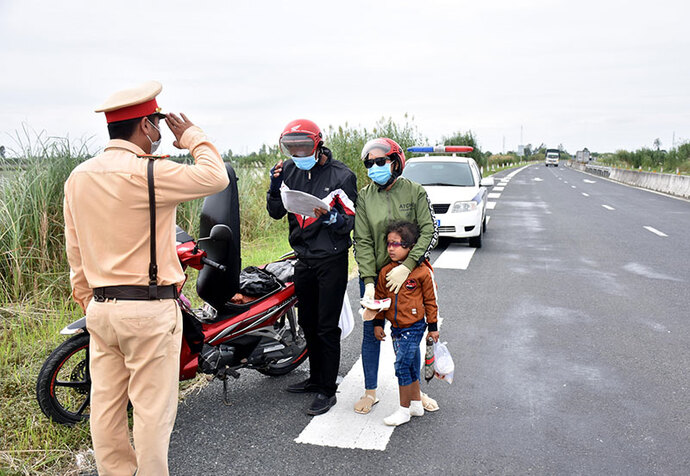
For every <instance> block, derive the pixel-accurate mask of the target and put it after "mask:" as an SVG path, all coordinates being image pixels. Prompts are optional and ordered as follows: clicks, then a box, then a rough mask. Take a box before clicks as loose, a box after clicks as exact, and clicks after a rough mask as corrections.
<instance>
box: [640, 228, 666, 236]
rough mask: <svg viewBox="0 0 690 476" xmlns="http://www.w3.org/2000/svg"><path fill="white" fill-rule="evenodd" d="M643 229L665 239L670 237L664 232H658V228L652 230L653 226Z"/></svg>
mask: <svg viewBox="0 0 690 476" xmlns="http://www.w3.org/2000/svg"><path fill="white" fill-rule="evenodd" d="M643 228H644V229H645V230H647V231H651V232H652V233H654V234H655V235H659V236H663V237H667V236H668V235H667V234H666V233H664V232H663V231H659V230H657V229H656V228H652V227H651V226H644V227H643Z"/></svg>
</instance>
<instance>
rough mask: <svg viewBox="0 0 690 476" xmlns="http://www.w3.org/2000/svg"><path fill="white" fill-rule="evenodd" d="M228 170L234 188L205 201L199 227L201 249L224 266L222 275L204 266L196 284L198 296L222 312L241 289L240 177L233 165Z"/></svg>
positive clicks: (231, 186)
mask: <svg viewBox="0 0 690 476" xmlns="http://www.w3.org/2000/svg"><path fill="white" fill-rule="evenodd" d="M225 168H226V169H227V172H228V177H229V178H230V184H229V185H228V186H227V187H226V188H225V190H223V191H221V192H218V193H216V194H214V195H210V196H208V197H206V198H205V199H204V204H203V206H202V208H201V222H200V225H199V248H201V249H202V250H204V251H206V253H207V255H208V258H209V259H211V260H213V261H216V262H217V263H220V264H222V265H224V266H225V267H226V268H227V269H226V270H225V271H220V270H218V269H215V268H212V267H211V266H204V267H203V268H202V269H201V271H199V276H198V278H197V281H196V290H197V294H198V295H199V297H200V298H201V299H203V300H204V301H206V302H207V303H209V304H210V305H211V306H213V307H214V308H216V309H220V308H222V307H223V305H224V304H225V303H226V302H227V301H229V300H230V298H231V297H232V296H233V295H234V294H235V293H236V292H237V291H238V290H239V289H240V269H241V268H242V258H241V251H240V204H239V197H238V193H237V176H236V175H235V170H234V169H233V168H232V165H230V164H228V163H226V164H225Z"/></svg>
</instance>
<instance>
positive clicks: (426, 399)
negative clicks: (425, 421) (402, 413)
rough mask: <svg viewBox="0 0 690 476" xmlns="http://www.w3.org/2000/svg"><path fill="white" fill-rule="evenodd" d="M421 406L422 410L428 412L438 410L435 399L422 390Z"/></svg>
mask: <svg viewBox="0 0 690 476" xmlns="http://www.w3.org/2000/svg"><path fill="white" fill-rule="evenodd" d="M422 406H423V407H424V410H426V411H428V412H435V411H437V410H438V403H436V400H434V399H433V398H431V397H430V396H429V395H427V394H426V393H424V392H422Z"/></svg>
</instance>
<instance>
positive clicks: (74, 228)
mask: <svg viewBox="0 0 690 476" xmlns="http://www.w3.org/2000/svg"><path fill="white" fill-rule="evenodd" d="M179 142H180V145H181V146H182V147H184V148H186V149H189V151H190V152H191V154H192V156H193V157H194V161H195V164H194V165H184V164H178V163H175V162H172V161H170V160H164V159H158V160H156V163H155V165H154V179H155V191H156V254H157V256H156V260H157V263H158V284H159V285H169V284H181V283H182V282H183V281H184V273H183V272H182V267H181V265H180V262H179V259H178V258H177V253H176V249H175V212H176V207H177V204H178V203H180V202H184V201H187V200H193V199H195V198H199V197H203V196H206V195H211V194H213V193H216V192H219V191H221V190H223V189H224V188H225V187H227V185H228V175H227V171H226V169H225V165H224V164H223V161H222V159H221V157H220V154H218V151H217V150H216V148H215V147H214V146H213V144H211V143H210V142H209V140H208V139H207V137H206V135H205V134H204V133H203V132H202V130H201V129H199V128H198V127H196V126H193V127H190V128H189V129H187V130H186V131H185V132H184V134H183V135H182V137H181V138H180V141H179ZM144 154H145V152H144V151H143V150H141V148H139V147H138V146H137V145H135V144H133V143H131V142H129V141H125V140H119V139H116V140H111V141H110V142H108V145H107V146H106V148H105V150H104V151H103V153H101V154H99V155H97V156H96V157H93V158H91V159H89V160H87V161H86V162H84V163H82V164H80V165H79V166H77V167H76V168H75V169H74V170H73V171H72V173H71V174H70V176H69V178H68V179H67V182H65V202H64V214H65V239H66V244H67V258H68V260H69V264H70V282H71V284H72V295H73V297H74V299H75V301H76V302H77V303H79V305H80V306H81V307H82V309H84V310H86V306H87V305H88V303H89V301H90V300H91V297H92V296H93V288H99V287H103V286H121V285H148V269H149V262H150V241H149V236H150V215H149V198H148V186H147V179H146V167H147V163H148V160H147V159H145V158H140V157H137V155H144Z"/></svg>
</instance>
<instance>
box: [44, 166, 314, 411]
mask: <svg viewBox="0 0 690 476" xmlns="http://www.w3.org/2000/svg"><path fill="white" fill-rule="evenodd" d="M226 167H227V169H228V175H229V177H230V185H229V186H228V188H226V189H225V190H224V191H222V192H220V193H218V194H215V195H212V196H210V197H206V199H205V200H204V205H203V207H202V213H201V224H200V235H201V236H203V237H204V238H201V239H199V240H198V243H195V242H194V240H193V239H192V238H191V236H189V235H188V234H187V233H186V232H184V231H183V230H182V229H180V228H179V227H178V231H177V242H178V244H177V254H178V257H179V258H180V261H181V263H182V265H183V267H185V268H186V267H187V266H191V267H194V268H196V269H199V270H200V271H199V276H198V278H197V283H196V290H197V294H198V296H199V297H200V298H201V299H202V300H203V301H204V302H205V304H204V305H203V306H202V307H201V308H199V309H192V307H191V305H190V303H189V301H188V300H187V299H186V298H185V297H184V296H183V295H180V297H179V298H178V303H179V305H180V309H181V310H182V320H183V338H182V349H181V354H180V380H187V379H191V378H193V377H194V376H195V375H196V374H197V372H202V373H205V374H210V375H213V376H214V377H216V378H219V379H221V380H222V381H223V385H224V387H223V390H224V399H225V400H226V403H227V379H228V377H234V378H238V377H239V373H238V370H239V369H241V368H250V369H255V370H258V371H259V372H261V373H263V374H266V375H272V376H277V375H285V374H287V373H289V372H291V371H292V370H294V369H295V368H297V367H298V366H299V365H301V364H302V362H304V360H305V359H306V357H307V344H306V341H305V339H304V334H303V332H302V330H301V329H300V327H299V324H298V322H297V316H296V308H295V306H296V304H297V297H296V296H295V289H294V285H293V283H292V281H291V272H290V269H291V267H292V260H290V259H289V258H285V257H283V258H282V259H281V260H280V261H277V262H275V263H270V264H269V265H266V266H264V267H263V269H260V268H254V267H250V268H247V269H246V270H243V271H242V272H240V268H241V265H240V263H241V259H240V241H239V223H240V220H239V203H238V195H237V178H236V176H235V172H234V170H233V169H232V167H231V166H230V165H229V164H227V165H226ZM271 269H273V270H274V271H275V273H276V274H277V275H278V276H279V277H282V279H279V277H276V274H274V273H271V272H270V270H271ZM60 333H61V334H65V335H71V337H70V338H69V339H68V340H66V341H65V342H63V343H62V344H61V345H60V346H58V347H57V348H56V349H55V350H54V351H53V352H52V353H51V354H50V356H49V357H48V359H47V360H46V361H45V363H44V364H43V367H42V368H41V372H40V373H39V375H38V382H37V384H36V396H37V399H38V403H39V405H40V407H41V410H42V411H43V413H44V414H45V415H46V416H48V417H49V418H51V419H52V420H53V421H55V422H57V423H63V424H73V423H76V422H78V421H80V420H84V419H86V418H88V416H89V413H88V409H89V399H90V390H91V376H90V374H89V333H88V331H87V329H86V318H85V317H83V318H81V319H79V320H77V321H75V322H73V323H71V324H70V325H68V326H67V327H65V328H64V329H63V330H62V331H60Z"/></svg>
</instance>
